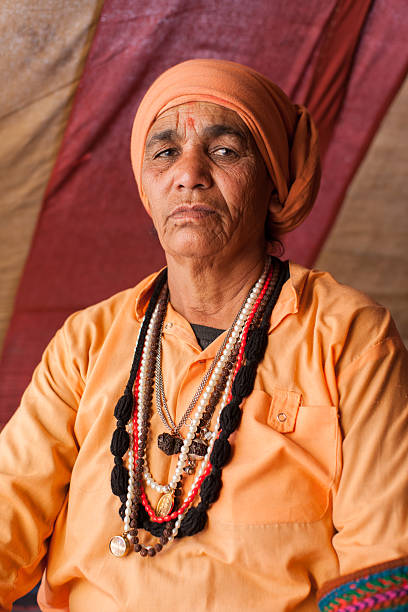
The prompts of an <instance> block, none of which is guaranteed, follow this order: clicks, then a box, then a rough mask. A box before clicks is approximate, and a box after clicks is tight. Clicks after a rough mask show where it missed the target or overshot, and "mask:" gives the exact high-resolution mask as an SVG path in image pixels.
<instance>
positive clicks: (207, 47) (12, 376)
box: [0, 0, 407, 423]
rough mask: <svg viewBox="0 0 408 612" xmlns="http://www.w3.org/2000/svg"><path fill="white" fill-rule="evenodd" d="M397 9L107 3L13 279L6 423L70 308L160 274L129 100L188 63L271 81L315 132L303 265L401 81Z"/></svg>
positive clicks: (292, 241) (207, 0)
mask: <svg viewBox="0 0 408 612" xmlns="http://www.w3.org/2000/svg"><path fill="white" fill-rule="evenodd" d="M404 5H405V2H403V1H402V0H359V2H355V0H337V1H336V0H311V1H310V2H299V1H292V2H285V1H284V0H277V1H275V2H270V0H253V1H252V2H242V0H222V2H221V1H219V0H218V1H216V0H212V1H211V0H194V2H193V1H192V0H191V1H188V0H155V2H154V3H149V5H148V6H146V3H145V2H142V1H141V0H106V2H105V5H104V8H103V11H102V14H101V18H100V23H99V26H98V31H97V34H96V36H95V38H94V41H93V44H92V48H91V51H90V53H89V56H88V59H87V63H86V66H85V70H84V73H83V75H82V79H81V82H80V85H79V87H78V91H77V95H76V100H75V104H74V107H73V110H72V114H71V118H70V121H69V124H68V127H67V129H66V133H65V136H64V140H63V143H62V146H61V150H60V153H59V156H58V159H57V162H56V165H55V168H54V171H53V174H52V176H51V179H50V183H49V186H48V189H47V193H46V197H45V200H44V203H43V208H42V212H41V215H40V219H39V222H38V226H37V229H36V232H35V236H34V239H33V244H32V247H31V252H30V255H29V258H28V261H27V264H26V267H25V270H24V273H23V276H22V280H21V284H20V288H19V292H18V295H17V300H16V304H15V311H14V314H13V317H12V321H11V324H10V328H9V332H8V335H7V337H6V342H5V347H4V351H3V358H2V363H1V368H0V394H1V404H0V405H1V412H0V419H1V422H3V423H4V422H6V421H7V419H8V417H9V416H10V415H11V414H12V412H13V411H14V410H15V408H16V407H17V405H18V401H19V397H20V395H21V393H22V391H23V389H24V387H25V386H26V384H27V383H28V381H29V379H30V376H31V373H32V370H33V367H34V365H35V364H36V363H37V362H38V361H39V359H40V356H41V352H42V350H43V349H44V347H45V345H46V344H47V342H48V341H49V339H50V338H51V336H52V335H53V333H54V332H55V330H56V328H57V327H58V326H59V325H61V323H62V322H63V320H64V319H65V318H66V316H68V315H69V314H70V313H71V312H72V311H74V310H77V309H80V308H83V307H84V306H87V305H88V304H91V303H94V302H97V301H99V300H101V299H103V298H105V297H107V296H109V295H111V294H113V293H114V292H116V291H119V290H121V289H123V288H125V287H128V286H131V285H134V284H136V283H137V282H138V281H139V280H140V279H141V278H143V277H144V276H145V275H146V274H148V273H150V272H151V271H153V270H155V269H157V268H158V267H159V266H160V265H161V264H162V263H163V255H162V253H161V249H160V246H159V244H158V242H157V239H156V238H155V237H154V235H153V232H152V226H151V222H150V220H149V218H148V217H147V215H146V213H145V212H144V209H143V207H142V206H141V204H140V202H139V198H138V194H137V189H136V185H135V183H134V180H133V176H132V171H131V166H130V160H129V136H130V130H131V125H132V119H133V116H134V114H135V110H136V108H137V106H138V103H139V101H140V99H141V97H142V95H143V93H144V92H145V90H146V89H147V87H148V86H149V85H150V83H151V82H152V81H153V79H154V78H155V77H156V76H158V75H159V74H160V73H161V72H162V71H163V70H165V69H166V68H168V67H169V66H171V65H173V64H175V63H177V62H180V61H183V60H186V59H189V58H194V57H218V58H223V59H229V60H233V61H238V62H242V63H244V64H247V65H249V66H252V67H253V68H255V69H257V70H259V71H260V72H262V73H264V74H266V75H267V76H268V77H269V78H271V79H272V80H273V81H275V82H276V83H278V84H279V85H280V86H281V87H282V88H283V89H284V90H285V91H286V92H287V93H288V94H289V96H291V97H293V98H294V100H295V101H297V102H302V103H304V102H306V103H307V104H308V106H309V108H310V110H311V112H312V114H313V115H314V117H315V119H316V121H317V123H318V125H319V129H320V133H321V141H322V148H323V152H324V154H325V159H324V178H323V182H322V188H321V192H320V195H319V198H318V201H317V203H316V207H315V209H314V211H313V213H312V214H311V216H310V217H309V219H308V220H307V221H306V222H305V224H304V225H303V226H301V227H300V228H299V229H298V230H296V231H295V232H294V233H292V234H291V235H290V236H288V237H287V239H285V245H286V255H287V256H289V257H291V258H293V259H295V260H297V261H299V262H300V263H306V264H311V263H312V262H313V260H314V258H315V257H316V255H317V253H318V251H319V248H320V246H321V245H322V243H323V241H324V239H325V237H326V235H327V232H328V231H329V229H330V227H331V225H332V223H333V220H334V218H335V216H336V213H337V210H338V208H339V206H340V204H341V201H342V198H343V196H344V193H345V190H346V189H347V186H348V184H349V183H350V180H351V178H352V176H353V174H354V172H355V171H356V169H357V167H358V164H359V163H360V161H361V159H362V157H363V155H364V153H365V151H366V149H367V147H368V145H369V143H370V141H371V139H372V137H373V135H374V132H375V130H376V128H377V126H378V124H379V122H380V120H381V118H382V117H383V115H384V113H385V111H386V109H387V107H388V105H389V103H390V101H391V100H392V98H393V96H394V95H395V93H396V91H397V89H398V87H399V86H400V84H401V82H402V79H403V77H404V75H405V73H406V70H407V56H406V52H405V46H406V41H405V39H404V33H403V28H401V22H403V20H404V19H405V17H404V14H403V12H404Z"/></svg>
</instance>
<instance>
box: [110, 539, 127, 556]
mask: <svg viewBox="0 0 408 612" xmlns="http://www.w3.org/2000/svg"><path fill="white" fill-rule="evenodd" d="M109 550H110V552H111V553H112V555H114V556H115V557H125V556H126V555H127V554H128V552H129V551H130V542H129V540H128V539H127V537H126V536H125V535H121V536H113V538H111V539H110V542H109Z"/></svg>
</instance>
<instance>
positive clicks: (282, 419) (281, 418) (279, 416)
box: [276, 412, 288, 423]
mask: <svg viewBox="0 0 408 612" xmlns="http://www.w3.org/2000/svg"><path fill="white" fill-rule="evenodd" d="M276 418H277V419H278V421H280V423H284V422H285V421H286V419H287V418H288V417H287V416H286V414H285V413H284V412H280V413H279V414H278V416H277V417H276Z"/></svg>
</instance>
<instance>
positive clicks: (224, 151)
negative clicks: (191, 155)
mask: <svg viewBox="0 0 408 612" xmlns="http://www.w3.org/2000/svg"><path fill="white" fill-rule="evenodd" d="M211 154H212V155H217V156H218V157H226V158H228V157H234V158H235V157H237V155H238V154H237V152H236V151H234V150H233V149H230V148H229V147H218V148H217V149H214V150H213V151H211Z"/></svg>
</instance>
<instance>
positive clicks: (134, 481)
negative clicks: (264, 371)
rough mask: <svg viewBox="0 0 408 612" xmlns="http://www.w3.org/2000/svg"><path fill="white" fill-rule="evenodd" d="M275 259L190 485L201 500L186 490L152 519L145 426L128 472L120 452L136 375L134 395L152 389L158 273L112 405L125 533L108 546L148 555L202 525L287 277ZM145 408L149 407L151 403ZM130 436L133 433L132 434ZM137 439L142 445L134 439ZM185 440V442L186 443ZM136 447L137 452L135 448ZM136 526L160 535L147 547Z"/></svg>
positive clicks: (115, 487)
mask: <svg viewBox="0 0 408 612" xmlns="http://www.w3.org/2000/svg"><path fill="white" fill-rule="evenodd" d="M274 261H275V265H274V267H275V268H276V270H277V276H278V278H277V282H276V285H275V287H274V289H273V291H270V298H269V300H268V301H267V303H266V304H265V307H264V311H263V312H262V313H261V311H259V312H258V310H259V306H260V304H261V303H262V300H263V298H264V296H265V294H266V291H267V289H268V287H267V286H269V283H270V282H271V274H269V275H268V279H267V281H266V283H265V285H264V287H263V288H262V291H261V293H260V295H259V296H258V299H257V300H256V301H255V303H254V304H253V308H250V309H249V311H250V312H249V313H248V312H247V313H246V323H245V325H244V328H243V332H242V336H240V343H239V350H238V357H237V361H236V364H235V369H234V372H233V374H232V378H233V382H232V386H231V390H230V392H229V394H228V397H227V400H226V401H227V404H226V405H225V406H224V408H223V409H222V410H221V412H220V414H219V417H218V420H217V424H216V425H215V427H214V431H213V432H212V434H211V435H212V436H214V438H212V439H211V440H210V444H209V446H210V447H211V445H212V449H211V448H210V449H209V450H208V457H209V460H208V461H207V460H205V461H204V460H203V462H202V465H201V467H200V469H199V470H198V473H197V475H196V477H195V479H194V483H195V484H194V483H193V485H192V487H191V488H190V491H191V494H192V493H194V491H196V495H197V494H199V495H200V498H201V501H200V502H199V504H198V506H196V507H194V506H193V505H192V503H193V500H191V503H190V498H189V495H188V494H186V496H185V499H184V502H183V504H182V506H181V508H179V510H178V515H177V518H173V517H175V516H176V515H175V514H174V513H171V512H170V513H168V514H167V515H166V516H164V517H160V516H158V515H157V514H156V515H155V516H152V517H151V518H152V519H155V520H153V521H152V520H150V519H149V518H148V515H147V513H146V512H145V510H144V507H143V503H142V496H143V493H144V491H143V486H142V482H143V481H142V474H143V469H144V468H143V466H144V455H145V452H144V448H145V445H146V439H147V431H144V430H143V429H142V430H141V431H139V429H138V430H137V436H138V438H137V439H138V443H137V446H134V445H133V442H134V440H132V445H131V449H130V450H129V459H131V458H132V457H133V462H132V461H130V464H129V466H132V464H133V469H132V468H130V469H129V472H128V471H127V470H126V468H125V467H124V466H123V460H122V457H123V455H124V454H125V452H126V451H127V450H128V449H129V444H130V440H131V438H132V436H133V434H136V432H133V433H132V432H128V431H126V429H125V427H126V423H127V422H128V421H129V419H130V417H131V415H132V409H133V397H132V390H133V386H134V385H135V381H136V385H135V394H136V395H138V394H139V392H140V390H142V396H143V395H144V397H145V398H146V401H147V399H148V396H149V395H150V396H151V395H152V380H151V378H152V376H153V374H152V375H151V376H150V374H149V368H151V367H152V360H151V359H150V360H149V358H148V356H147V355H146V360H145V361H146V363H145V369H144V371H143V373H142V370H141V367H140V366H141V360H142V352H143V349H144V348H145V344H146V335H147V331H148V328H149V323H150V321H151V319H152V315H153V312H154V310H155V306H156V305H157V302H158V300H159V296H160V292H161V289H162V287H163V285H164V282H165V280H166V279H165V271H164V272H163V273H162V274H161V275H159V277H158V278H157V281H156V286H155V288H154V291H153V294H152V297H151V300H150V302H149V305H148V308H147V311H146V315H145V319H144V321H143V324H142V327H141V330H140V334H139V340H138V344H137V348H136V351H135V356H134V360H133V364H132V369H131V373H130V376H129V381H128V384H127V385H126V389H125V393H124V395H123V396H122V397H121V398H120V400H119V401H118V403H117V405H116V408H115V417H116V418H117V429H116V430H115V432H114V434H113V438H112V443H111V451H112V453H113V454H114V455H115V466H114V468H113V470H112V476H111V483H112V491H113V492H114V493H115V494H116V495H118V496H119V497H120V499H121V501H122V507H121V510H120V513H121V516H122V517H123V518H124V519H125V534H124V535H123V536H115V538H113V539H112V540H111V545H110V549H111V552H113V553H114V554H116V553H118V552H119V553H120V555H122V554H124V553H125V552H127V551H128V550H129V549H130V544H131V542H133V546H134V549H135V551H136V552H139V553H140V555H141V556H142V557H144V556H147V555H149V556H153V555H154V554H156V553H157V552H159V551H160V550H161V549H162V547H163V546H164V545H165V544H167V543H168V542H169V541H171V540H172V539H174V537H176V536H177V537H183V536H187V535H194V533H197V532H198V531H200V530H201V529H203V528H204V526H205V524H206V520H207V514H206V512H207V510H208V508H209V507H210V505H211V504H212V503H214V501H215V500H216V499H217V497H218V495H219V491H220V488H221V486H222V484H221V472H222V467H223V466H224V465H225V463H227V462H228V460H229V455H230V445H229V442H228V437H229V436H230V435H231V433H232V432H233V431H235V429H237V427H238V426H239V422H240V416H241V409H240V403H241V402H242V400H243V399H244V398H245V397H247V395H249V394H250V393H251V392H252V389H253V384H254V380H255V375H256V368H257V365H258V363H259V361H260V360H261V359H262V357H263V354H264V352H265V349H266V344H267V333H268V327H269V319H270V315H271V312H272V308H273V306H274V304H275V302H276V300H277V298H278V296H279V293H280V289H281V287H282V285H283V283H284V282H285V281H286V279H287V277H288V268H287V264H281V263H280V262H279V261H278V260H274ZM254 322H255V323H254ZM156 323H157V321H156V319H155V320H154V325H153V326H152V327H151V330H150V335H149V338H148V340H149V342H150V341H152V342H153V340H152V335H153V336H154V331H153V330H154V329H156ZM142 374H143V375H142ZM136 378H137V380H136ZM200 401H201V400H200ZM223 403H225V402H223ZM199 407H200V403H199V402H198V406H197V409H196V412H195V414H194V416H193V419H192V421H194V419H196V423H195V425H194V426H195V432H194V433H196V431H197V429H199V425H200V422H201V420H199V421H197V416H200V414H201V412H200V411H199ZM148 409H149V410H150V405H149V408H148ZM142 415H143V418H141V425H142V427H143V426H144V427H145V428H146V424H147V425H148V424H149V415H148V410H147V409H146V405H144V409H143V413H142ZM139 416H140V415H139V414H138V416H137V418H138V419H139ZM138 428H139V421H138ZM193 429H194V428H192V430H191V432H190V431H189V433H193ZM134 437H136V435H135V436H134ZM190 437H191V436H190ZM139 439H140V442H141V446H139V445H138V444H139ZM186 442H187V446H185V444H186ZM189 442H190V440H187V438H186V440H185V441H184V444H183V446H184V448H183V451H182V452H186V450H188V449H189V445H188V443H189ZM136 448H137V456H136V454H135V449H136ZM131 451H132V453H131ZM179 459H180V456H179ZM203 475H204V478H203ZM201 478H202V480H201ZM200 480H201V483H200ZM189 493H190V492H189ZM191 494H190V497H191ZM196 495H195V496H196ZM186 502H187V503H186ZM146 515H147V516H146ZM165 519H166V520H165ZM140 526H143V528H144V529H148V530H149V531H151V532H152V533H154V534H155V535H157V536H158V537H159V542H158V543H157V544H156V545H155V546H154V547H145V546H143V545H141V544H140V543H139V538H138V528H139V527H140ZM118 539H119V540H118ZM115 551H116V552H115Z"/></svg>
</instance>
